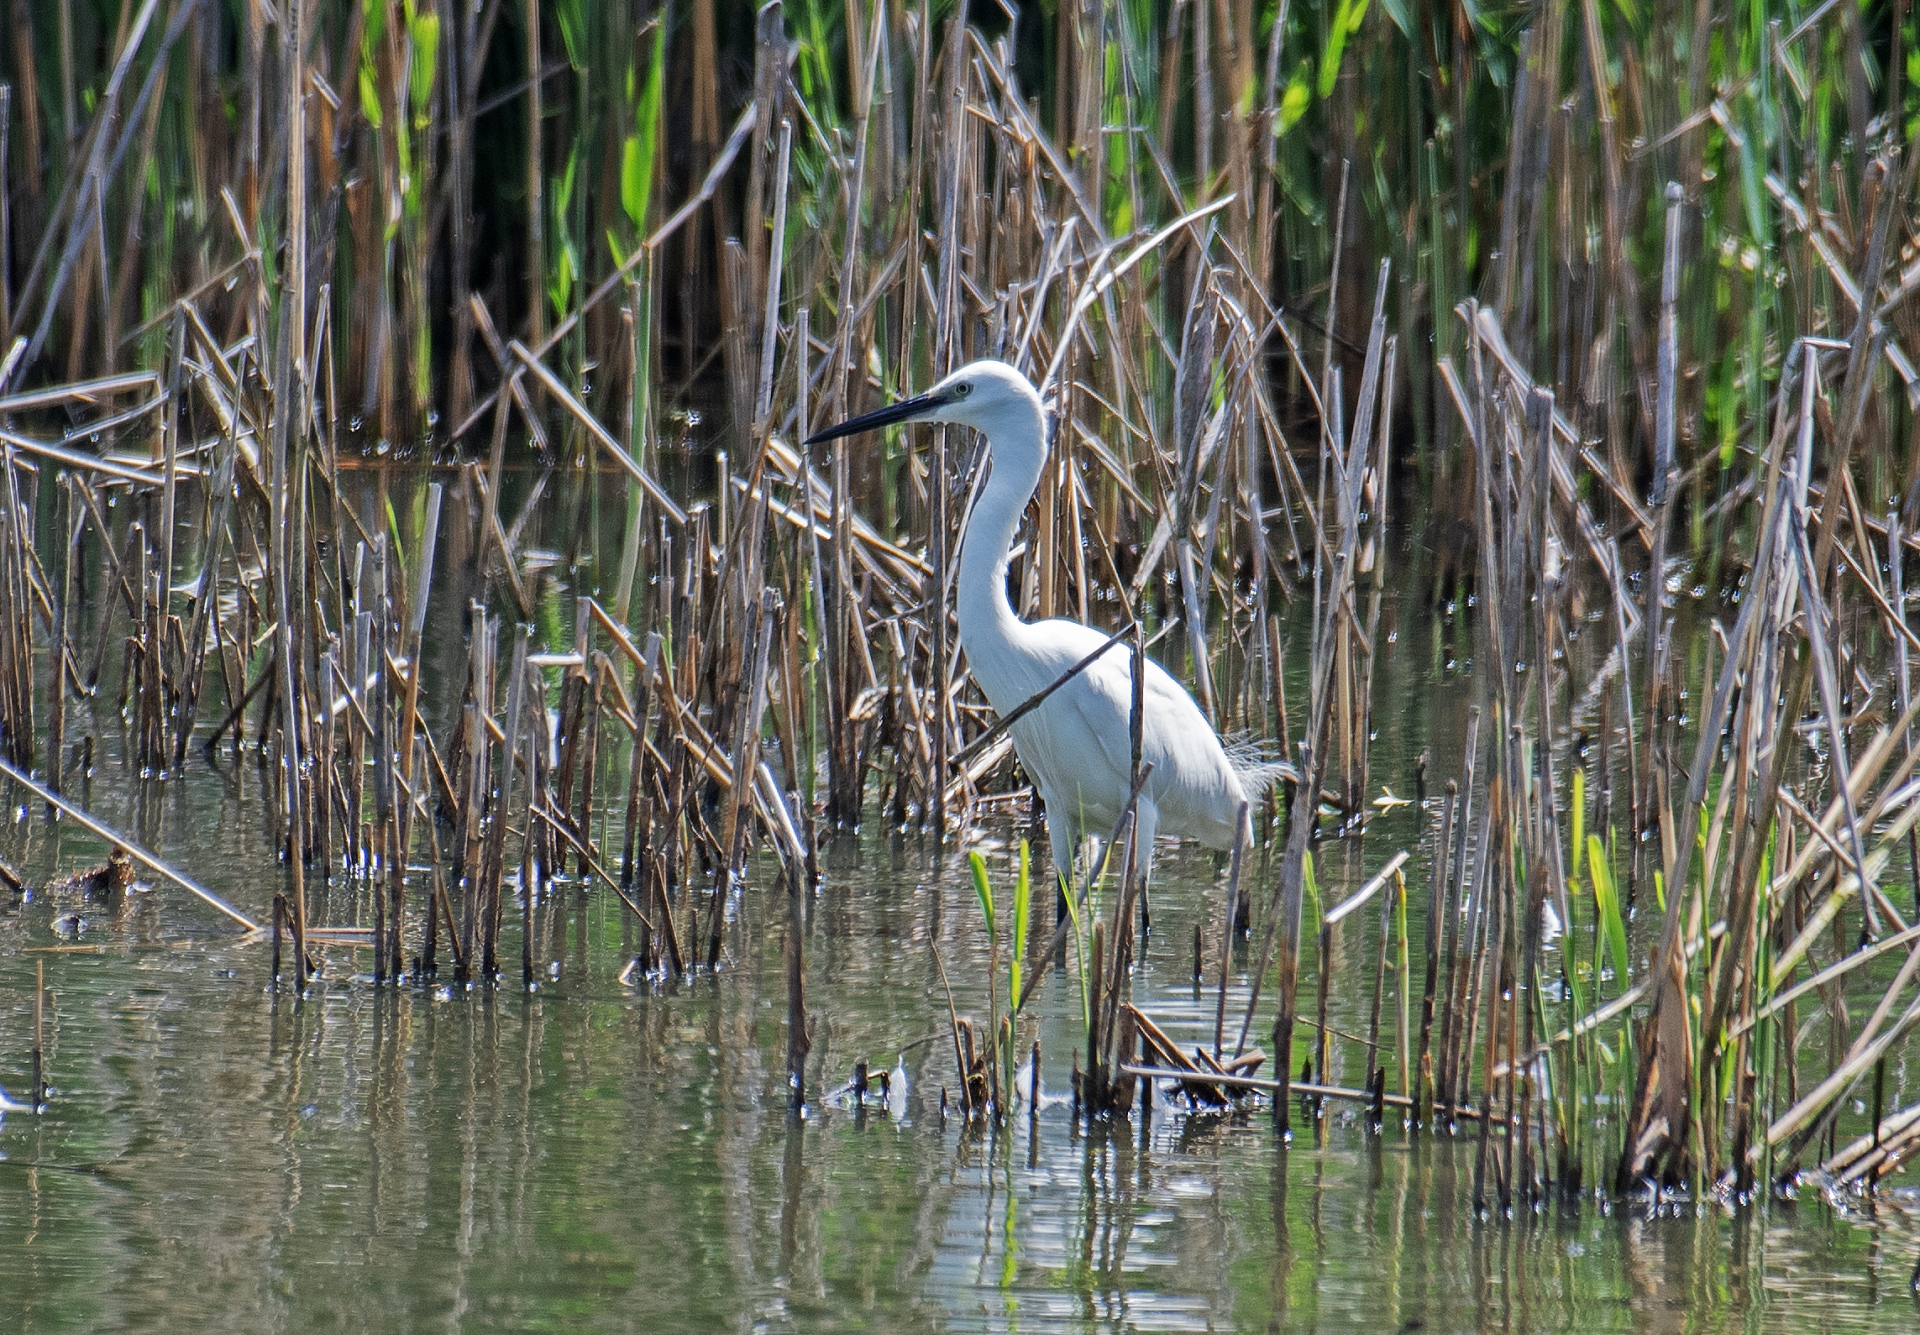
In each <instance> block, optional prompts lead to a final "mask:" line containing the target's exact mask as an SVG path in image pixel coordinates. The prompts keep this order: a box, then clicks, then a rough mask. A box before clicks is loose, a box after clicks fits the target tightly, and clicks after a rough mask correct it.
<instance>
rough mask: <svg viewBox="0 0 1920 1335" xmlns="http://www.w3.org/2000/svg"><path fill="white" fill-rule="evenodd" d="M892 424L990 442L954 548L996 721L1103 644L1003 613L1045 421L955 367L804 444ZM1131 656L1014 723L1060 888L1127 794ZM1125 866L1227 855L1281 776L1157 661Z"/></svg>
mask: <svg viewBox="0 0 1920 1335" xmlns="http://www.w3.org/2000/svg"><path fill="white" fill-rule="evenodd" d="M894 422H951V423H956V424H958V425H961V426H970V427H972V428H973V429H974V430H976V431H978V432H980V433H981V434H982V435H983V436H985V437H986V440H987V457H988V461H989V465H990V469H991V471H990V472H989V474H988V477H987V481H986V485H985V486H984V487H983V488H982V489H981V491H980V495H979V499H978V500H977V501H976V502H975V503H974V507H973V511H972V513H971V514H970V515H969V516H968V517H967V521H966V529H965V532H964V533H963V535H962V537H961V541H960V579H959V586H958V593H957V604H958V607H957V610H958V613H959V620H960V644H961V647H962V648H963V649H965V650H966V654H967V666H968V669H969V670H970V671H971V672H972V673H973V679H974V680H975V681H977V682H978V683H979V684H980V689H981V690H983V691H985V692H986V695H987V699H988V700H989V701H990V702H991V703H992V705H993V707H994V709H995V710H996V711H998V712H999V713H1000V714H1001V715H1002V716H1005V715H1007V714H1008V713H1010V712H1012V711H1013V710H1015V709H1018V708H1019V707H1020V706H1021V705H1022V704H1024V703H1025V702H1026V701H1027V700H1029V699H1030V698H1031V697H1033V696H1034V695H1036V694H1037V693H1039V692H1040V691H1043V690H1045V689H1046V688H1047V687H1049V686H1051V685H1053V684H1054V682H1056V681H1057V680H1059V678H1060V677H1061V676H1062V675H1063V674H1065V673H1066V672H1068V671H1069V670H1070V669H1072V668H1073V667H1074V665H1075V664H1077V663H1079V662H1080V661H1081V660H1082V659H1084V658H1086V657H1087V656H1088V655H1089V654H1091V653H1093V652H1094V651H1095V650H1097V649H1099V648H1100V647H1101V646H1102V645H1103V644H1104V643H1106V641H1107V638H1108V637H1107V636H1105V635H1103V634H1101V633H1100V632H1099V631H1096V630H1094V629H1093V628H1091V627H1089V626H1083V625H1081V624H1080V623H1079V622H1077V621H1065V620H1060V619H1054V620H1049V621H1036V622H1027V621H1022V620H1020V618H1019V617H1017V616H1016V615H1014V611H1013V608H1012V606H1011V605H1010V604H1009V603H1008V602H1007V563H1008V561H1009V560H1010V559H1011V552H1010V548H1011V546H1012V543H1013V536H1014V532H1015V530H1016V529H1018V527H1019V524H1020V516H1021V515H1022V514H1023V513H1025V511H1026V508H1027V502H1028V501H1029V500H1030V499H1032V497H1033V492H1034V488H1035V487H1037V486H1038V485H1039V482H1040V472H1041V469H1042V467H1043V466H1044V465H1045V463H1046V458H1047V430H1046V414H1045V411H1044V409H1043V408H1042V406H1041V402H1040V394H1039V392H1038V391H1037V390H1035V389H1034V387H1033V385H1032V383H1031V382H1029V381H1028V380H1027V378H1026V377H1025V376H1024V375H1022V374H1021V373H1020V372H1019V371H1016V370H1015V369H1014V368H1013V367H1011V366H1008V365H1007V364H1006V363H1004V362H997V361H977V362H972V363H970V364H969V365H966V366H963V367H961V368H960V369H959V370H958V371H955V372H954V373H953V374H952V375H950V376H948V377H947V378H946V379H944V380H942V381H940V383H939V384H937V385H935V386H934V387H933V388H932V389H930V390H928V391H927V392H926V393H925V394H921V395H919V396H918V397H915V398H911V399H906V400H903V401H902V402H899V403H896V404H893V405H892V406H891V407H887V408H881V409H879V410H878V411H876V412H871V413H867V414H865V415H864V416H861V417H855V418H851V419H850V420H848V421H845V422H842V423H840V424H839V425H838V426H834V427H829V428H828V429H827V430H825V431H822V432H820V433H818V434H817V435H814V436H813V437H811V438H810V439H809V440H808V441H807V443H808V444H809V445H813V444H817V443H818V442H821V441H828V440H835V439H837V438H839V437H841V436H848V435H852V434H853V433H855V432H858V431H869V430H872V429H873V428H875V427H881V426H887V425H889V424H891V423H894ZM1132 662H1133V656H1132V654H1131V653H1129V652H1128V650H1127V648H1126V646H1125V645H1124V644H1117V645H1115V646H1114V647H1113V648H1112V649H1111V650H1109V651H1108V652H1107V653H1104V654H1102V655H1101V656H1100V657H1099V658H1097V659H1095V660H1094V662H1093V663H1092V665H1091V666H1089V667H1087V668H1086V669H1084V670H1083V671H1081V672H1080V673H1079V675H1077V676H1076V677H1074V678H1073V679H1072V680H1071V681H1069V682H1067V683H1066V684H1065V685H1064V686H1062V687H1060V689H1058V690H1056V691H1054V692H1053V694H1052V695H1050V696H1048V697H1047V698H1046V700H1045V701H1044V702H1043V703H1042V704H1041V705H1040V706H1039V707H1038V708H1037V709H1033V710H1030V711H1029V712H1028V713H1026V714H1025V715H1024V716H1022V717H1021V718H1019V719H1017V720H1015V722H1014V723H1013V725H1012V727H1011V728H1010V729H1009V731H1010V732H1011V733H1012V735H1013V744H1014V749H1015V751H1017V752H1018V753H1019V756H1020V763H1021V764H1022V765H1023V766H1025V767H1026V771H1027V773H1028V774H1029V775H1030V776H1032V778H1033V781H1034V784H1035V786H1036V787H1037V788H1039V790H1040V796H1041V797H1042V798H1043V799H1044V800H1045V802H1046V807H1047V835H1048V838H1049V840H1050V841H1051V842H1052V844H1053V858H1054V863H1055V865H1056V866H1058V867H1059V869H1060V872H1061V874H1062V875H1063V876H1065V877H1067V878H1068V879H1069V880H1071V877H1072V871H1073V858H1074V854H1075V852H1076V851H1077V850H1078V849H1079V847H1080V844H1081V841H1082V840H1083V839H1084V838H1085V837H1086V836H1087V835H1088V834H1094V835H1098V834H1101V833H1104V832H1105V831H1107V830H1110V829H1111V828H1113V826H1114V825H1115V824H1116V823H1117V822H1118V821H1119V819H1120V814H1121V811H1122V810H1123V809H1124V808H1125V806H1126V803H1127V795H1128V793H1129V792H1131V791H1132V783H1131V777H1132V767H1133V743H1132V726H1131V719H1132V714H1133V670H1132ZM1143 697H1144V698H1143V719H1142V726H1141V745H1140V759H1141V762H1142V764H1143V765H1144V764H1147V763H1151V764H1152V766H1153V770H1152V772H1151V774H1150V775H1149V776H1148V778H1147V781H1146V783H1145V785H1144V786H1143V788H1142V790H1141V794H1140V802H1139V809H1138V813H1137V819H1136V825H1135V842H1134V849H1135V865H1136V866H1138V867H1140V868H1141V869H1142V870H1143V871H1149V870H1150V869H1151V866H1152V850H1153V840H1154V836H1155V835H1156V834H1170V835H1178V836H1182V837H1185V838H1191V839H1196V840H1198V841H1199V842H1200V843H1202V844H1204V845H1206V846H1207V847H1209V848H1222V849H1230V848H1232V847H1233V846H1234V843H1235V841H1236V839H1237V838H1238V837H1239V835H1240V832H1241V830H1242V828H1243V827H1244V826H1246V825H1247V822H1248V813H1249V812H1250V810H1251V807H1252V801H1253V799H1254V798H1255V797H1258V796H1260V795H1261V794H1262V793H1264V791H1265V790H1266V788H1267V787H1268V786H1269V785H1270V784H1272V783H1273V781H1274V780H1275V779H1276V778H1278V777H1280V776H1281V775H1282V774H1284V773H1289V772H1290V771H1291V767H1290V766H1288V765H1285V764H1284V763H1278V762H1271V761H1263V760H1261V759H1259V758H1258V757H1257V756H1253V755H1248V754H1244V753H1243V751H1242V750H1241V749H1237V748H1229V747H1227V746H1225V745H1223V744H1222V743H1221V740H1220V737H1219V735H1218V734H1217V733H1216V732H1215V731H1214V729H1213V726H1212V725H1211V724H1210V723H1208V722H1207V717H1206V715H1205V714H1203V713H1201V712H1200V707H1199V706H1198V705H1196V704H1195V703H1194V701H1193V697H1192V696H1190V695H1188V694H1187V692H1186V690H1185V689H1184V688H1183V687H1182V686H1181V685H1180V683H1179V682H1177V681H1175V680H1174V679H1173V677H1172V676H1170V675H1169V674H1168V673H1167V671H1166V670H1165V669H1164V668H1162V667H1161V666H1160V665H1159V664H1158V663H1155V662H1153V661H1151V660H1148V661H1147V663H1146V684H1145V689H1144V692H1143Z"/></svg>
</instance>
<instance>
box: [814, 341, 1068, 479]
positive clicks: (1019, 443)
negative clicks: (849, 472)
mask: <svg viewBox="0 0 1920 1335" xmlns="http://www.w3.org/2000/svg"><path fill="white" fill-rule="evenodd" d="M895 422H953V423H956V424H958V425H960V426H970V427H972V428H974V430H976V431H979V432H982V433H983V434H984V435H985V436H986V437H987V439H988V440H989V441H990V442H992V444H993V449H994V452H995V453H996V454H999V453H1002V452H1005V451H1008V450H1013V449H1038V450H1040V451H1042V452H1044V451H1045V449H1046V432H1045V424H1046V418H1045V416H1044V415H1043V414H1042V412H1041V409H1040V393H1039V391H1038V390H1036V389H1034V387H1033V385H1032V383H1031V382H1030V381H1029V380H1028V379H1027V378H1026V377H1025V376H1024V375H1021V374H1020V372H1018V371H1016V370H1014V369H1013V368H1012V367H1011V366H1008V365H1007V364H1006V363H1005V362H996V361H978V362H969V363H967V364H966V365H965V366H963V367H961V368H960V369H959V370H957V371H955V372H954V373H953V374H952V375H950V376H948V377H947V378H946V379H944V380H942V381H941V382H940V383H939V384H937V385H935V386H934V387H933V388H932V389H930V390H928V391H927V392H926V393H925V394H920V395H917V396H915V397H914V398H911V399H902V400H901V401H900V402H898V403H895V404H890V405H888V406H887V407H885V408H880V409H877V410H876V411H874V412H870V413H866V414H863V415H862V416H859V417H853V418H849V419H848V420H847V421H844V422H842V423H840V424H839V425H838V426H830V427H828V428H827V429H826V430H825V431H822V432H820V433H818V434H817V435H814V436H811V437H809V438H808V440H807V444H809V445H814V444H818V443H819V442H821V441H825V440H837V439H839V438H840V437H841V436H851V435H853V434H854V433H855V432H858V431H870V430H872V429H874V428H875V427H882V426H889V425H891V424H893V423H895ZM1034 466H1035V467H1036V468H1037V467H1038V466H1039V463H1038V461H1037V460H1035V461H1034Z"/></svg>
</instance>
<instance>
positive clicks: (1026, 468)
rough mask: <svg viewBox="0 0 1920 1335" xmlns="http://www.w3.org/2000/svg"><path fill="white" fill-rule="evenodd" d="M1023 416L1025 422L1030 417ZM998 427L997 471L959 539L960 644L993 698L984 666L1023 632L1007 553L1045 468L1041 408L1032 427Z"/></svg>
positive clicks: (991, 441) (993, 445)
mask: <svg viewBox="0 0 1920 1335" xmlns="http://www.w3.org/2000/svg"><path fill="white" fill-rule="evenodd" d="M1020 416H1021V418H1025V417H1026V416H1027V414H1025V413H1022V414H1021V415H1020ZM997 426H998V429H995V430H990V431H989V432H988V433H987V438H988V448H989V450H990V452H991V453H992V455H993V471H992V472H991V473H990V474H989V475H988V477H987V484H986V486H985V487H983V488H982V489H981V491H980V497H979V499H978V500H976V501H975V502H974V506H973V513H972V514H971V515H969V516H968V518H967V530H966V533H965V534H964V535H963V536H962V537H961V539H960V586H959V590H958V596H957V597H956V599H955V604H956V608H957V610H958V612H959V614H960V643H961V645H962V646H963V647H964V648H965V649H966V651H967V661H968V663H969V664H970V665H971V666H972V668H973V672H974V676H975V677H976V678H980V679H981V685H982V686H986V687H989V689H988V692H987V694H988V697H989V698H991V697H992V695H993V691H992V689H991V685H990V683H989V682H988V680H986V675H991V674H986V675H983V673H982V671H981V669H982V665H983V662H991V661H993V660H994V659H995V657H996V656H995V655H994V653H993V648H994V646H996V645H1004V644H1007V643H1009V642H1011V641H1012V640H1014V639H1015V638H1016V637H1017V636H1018V635H1019V633H1020V631H1021V629H1022V623H1021V621H1020V619H1019V618H1018V617H1016V616H1015V615H1014V613H1013V608H1012V606H1011V605H1010V604H1009V603H1008V602H1007V560H1008V556H1007V553H1008V549H1009V548H1010V547H1011V546H1012V545H1013V535H1014V533H1015V532H1016V531H1017V530H1018V529H1019V527H1020V516H1021V515H1022V514H1024V513H1025V512H1026V508H1027V502H1028V501H1029V500H1031V499H1032V498H1033V490H1034V488H1035V487H1037V486H1039V485H1040V470H1041V468H1042V467H1044V466H1045V462H1046V451H1045V437H1044V435H1043V434H1042V433H1043V432H1044V430H1045V427H1044V424H1043V423H1042V421H1041V418H1040V412H1039V408H1038V405H1035V407H1034V409H1033V411H1032V420H1031V421H1030V422H1029V421H1025V420H1016V421H1013V422H1008V423H1004V424H997ZM1027 432H1031V433H1032V435H1031V438H1030V439H1021V440H1019V441H1018V442H1017V443H1016V442H1015V441H1014V440H1010V439H1005V438H1004V437H1005V436H1010V435H1019V436H1024V435H1025V434H1026V433H1027ZM997 703H998V702H997V701H996V704H997Z"/></svg>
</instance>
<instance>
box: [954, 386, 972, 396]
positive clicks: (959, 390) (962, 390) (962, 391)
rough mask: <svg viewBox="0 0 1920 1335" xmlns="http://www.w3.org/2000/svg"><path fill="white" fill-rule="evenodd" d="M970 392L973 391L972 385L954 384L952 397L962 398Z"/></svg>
mask: <svg viewBox="0 0 1920 1335" xmlns="http://www.w3.org/2000/svg"><path fill="white" fill-rule="evenodd" d="M971 393H973V386H972V385H955V386H954V387H953V397H954V398H956V399H964V398H966V397H967V395H969V394H971Z"/></svg>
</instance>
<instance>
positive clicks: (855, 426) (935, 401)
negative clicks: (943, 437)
mask: <svg viewBox="0 0 1920 1335" xmlns="http://www.w3.org/2000/svg"><path fill="white" fill-rule="evenodd" d="M946 402H947V399H946V396H945V395H942V394H920V395H916V396H915V397H913V398H911V399H902V400H900V402H898V403H893V404H888V405H887V406H886V407H885V408H876V409H875V410H874V411H872V412H870V413H863V414H862V415H860V416H859V417H849V418H848V419H847V420H846V421H844V422H842V423H840V425H838V426H830V427H828V428H827V429H826V430H825V431H819V432H815V433H814V434H813V435H811V436H808V437H807V441H806V443H807V444H809V445H819V444H821V443H822V442H825V441H829V440H838V439H840V437H842V436H851V435H854V434H855V433H856V432H860V431H872V430H873V429H874V428H876V427H883V426H892V425H893V424H894V423H895V422H905V421H908V420H909V419H911V418H915V417H918V416H919V415H920V414H921V413H925V412H931V411H933V410H934V409H935V408H939V407H943V406H945V404H946Z"/></svg>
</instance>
